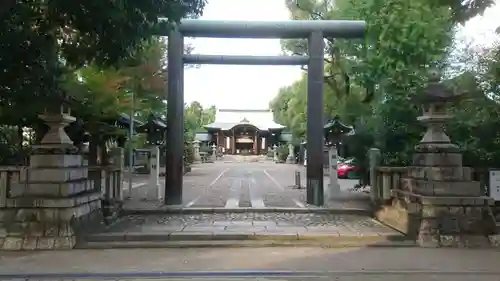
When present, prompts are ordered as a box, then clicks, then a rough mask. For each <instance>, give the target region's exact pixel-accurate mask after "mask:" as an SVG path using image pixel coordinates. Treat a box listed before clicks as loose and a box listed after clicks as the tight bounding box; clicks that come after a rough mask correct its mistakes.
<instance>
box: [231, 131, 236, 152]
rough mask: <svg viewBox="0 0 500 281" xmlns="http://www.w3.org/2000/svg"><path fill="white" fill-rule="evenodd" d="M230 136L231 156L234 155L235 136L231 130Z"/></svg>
mask: <svg viewBox="0 0 500 281" xmlns="http://www.w3.org/2000/svg"><path fill="white" fill-rule="evenodd" d="M232 132H233V133H232V135H231V151H232V154H236V134H235V132H234V130H232Z"/></svg>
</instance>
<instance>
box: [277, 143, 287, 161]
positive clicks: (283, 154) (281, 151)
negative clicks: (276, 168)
mask: <svg viewBox="0 0 500 281" xmlns="http://www.w3.org/2000/svg"><path fill="white" fill-rule="evenodd" d="M276 149H277V152H278V159H279V160H280V161H285V160H286V158H287V157H288V152H289V151H288V147H287V146H286V145H280V146H278V147H277V148H276Z"/></svg>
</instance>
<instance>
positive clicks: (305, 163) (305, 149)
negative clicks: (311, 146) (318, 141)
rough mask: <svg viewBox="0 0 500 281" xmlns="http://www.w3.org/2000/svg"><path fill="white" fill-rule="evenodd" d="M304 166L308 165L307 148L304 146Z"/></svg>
mask: <svg viewBox="0 0 500 281" xmlns="http://www.w3.org/2000/svg"><path fill="white" fill-rule="evenodd" d="M304 166H307V148H304Z"/></svg>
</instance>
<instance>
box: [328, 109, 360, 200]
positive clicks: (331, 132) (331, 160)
mask: <svg viewBox="0 0 500 281" xmlns="http://www.w3.org/2000/svg"><path fill="white" fill-rule="evenodd" d="M323 130H324V135H325V143H326V145H327V146H328V147H329V149H328V170H329V172H330V184H329V185H328V188H325V189H324V193H325V196H324V198H325V199H326V200H328V199H331V198H332V197H334V196H337V195H340V185H339V180H338V176H337V145H338V143H339V140H340V138H341V137H342V136H345V135H347V134H351V133H353V132H354V128H353V127H352V126H348V125H345V124H343V123H342V122H340V118H339V116H335V117H333V118H331V119H330V120H329V121H328V122H327V123H326V124H325V126H324V127H323Z"/></svg>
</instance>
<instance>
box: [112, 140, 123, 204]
mask: <svg viewBox="0 0 500 281" xmlns="http://www.w3.org/2000/svg"><path fill="white" fill-rule="evenodd" d="M110 156H111V161H112V162H113V165H114V166H115V167H117V168H118V169H120V172H119V173H118V178H117V179H116V182H117V184H118V185H120V188H119V192H120V193H119V195H118V199H119V200H120V201H123V179H124V173H125V163H124V162H125V149H123V147H114V148H113V149H112V150H111V152H110Z"/></svg>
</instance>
